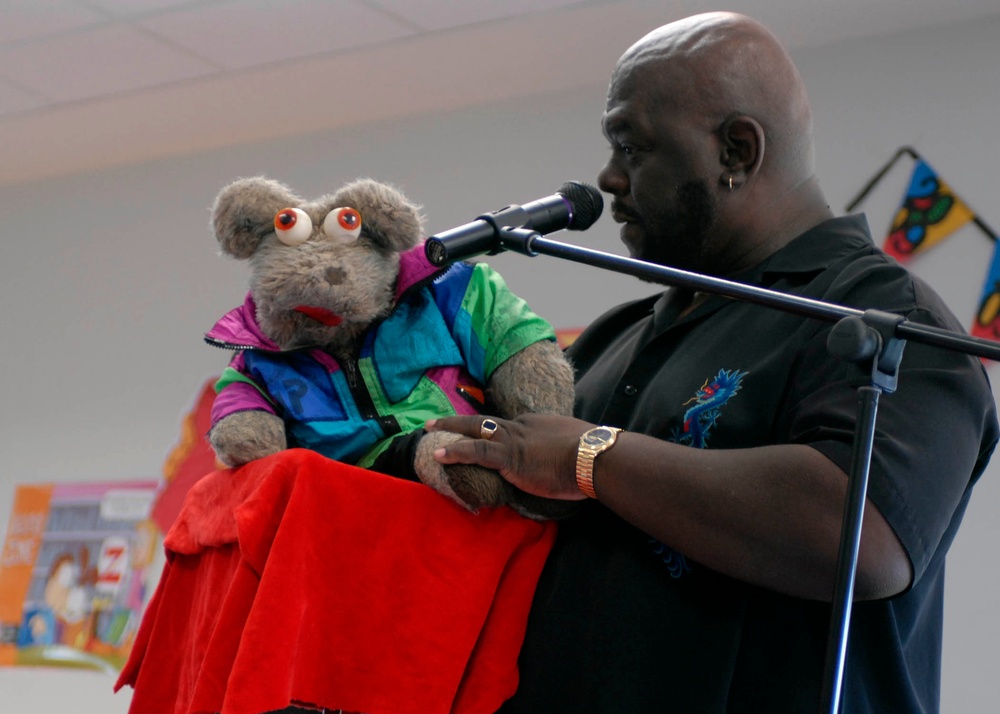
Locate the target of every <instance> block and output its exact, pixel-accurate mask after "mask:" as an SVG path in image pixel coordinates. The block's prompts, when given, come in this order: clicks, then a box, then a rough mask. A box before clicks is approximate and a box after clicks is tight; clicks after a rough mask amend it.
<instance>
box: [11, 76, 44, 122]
mask: <svg viewBox="0 0 1000 714" xmlns="http://www.w3.org/2000/svg"><path fill="white" fill-rule="evenodd" d="M44 103H45V100H43V99H42V98H41V97H39V96H38V95H36V94H32V93H30V92H26V91H25V90H23V89H21V88H20V87H17V86H15V85H13V84H11V83H9V82H7V81H6V80H4V79H3V78H0V116H3V115H4V114H15V113H17V112H26V111H28V110H30V109H37V108H39V107H41V106H42V105H43V104H44Z"/></svg>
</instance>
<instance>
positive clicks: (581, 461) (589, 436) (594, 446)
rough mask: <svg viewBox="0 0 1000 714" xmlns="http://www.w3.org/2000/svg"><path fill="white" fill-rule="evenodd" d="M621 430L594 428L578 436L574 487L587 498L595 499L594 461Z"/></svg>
mask: <svg viewBox="0 0 1000 714" xmlns="http://www.w3.org/2000/svg"><path fill="white" fill-rule="evenodd" d="M619 432H621V429H619V428H617V427H614V426H595V427H594V428H593V429H590V430H589V431H585V432H583V434H582V435H581V436H580V446H578V447H577V450H576V485H577V487H578V488H579V489H580V490H581V491H583V493H584V495H585V496H587V497H588V498H597V493H596V492H595V491H594V459H596V458H597V455H598V454H600V453H601V452H603V451H607V450H608V449H610V448H611V447H612V446H614V444H615V440H616V439H618V434H619Z"/></svg>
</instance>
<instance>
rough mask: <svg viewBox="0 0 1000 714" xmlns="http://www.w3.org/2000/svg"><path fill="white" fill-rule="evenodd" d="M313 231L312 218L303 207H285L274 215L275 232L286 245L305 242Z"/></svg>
mask: <svg viewBox="0 0 1000 714" xmlns="http://www.w3.org/2000/svg"><path fill="white" fill-rule="evenodd" d="M312 232H313V222H312V219H311V218H310V217H309V214H307V213H306V212H305V211H303V210H302V209H301V208H283V209H281V210H280V211H278V213H277V214H276V215H275V216H274V233H275V235H277V236H278V240H280V241H281V242H282V243H284V244H285V245H299V244H300V243H305V242H306V241H307V240H309V236H311V235H312Z"/></svg>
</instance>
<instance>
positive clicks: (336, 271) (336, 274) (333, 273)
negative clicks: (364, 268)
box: [326, 267, 346, 285]
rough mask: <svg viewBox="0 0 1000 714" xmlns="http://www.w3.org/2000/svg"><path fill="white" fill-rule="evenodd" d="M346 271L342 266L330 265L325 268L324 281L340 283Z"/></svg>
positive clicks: (334, 283)
mask: <svg viewBox="0 0 1000 714" xmlns="http://www.w3.org/2000/svg"><path fill="white" fill-rule="evenodd" d="M345 276H346V273H345V272H344V269H343V268H337V267H330V268H327V269H326V282H328V283H330V285H340V284H341V283H342V282H344V277H345Z"/></svg>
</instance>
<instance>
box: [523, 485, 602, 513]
mask: <svg viewBox="0 0 1000 714" xmlns="http://www.w3.org/2000/svg"><path fill="white" fill-rule="evenodd" d="M508 498H509V505H510V507H511V508H513V509H514V510H515V511H517V512H518V513H520V514H521V515H522V516H524V517H525V518H530V519H532V520H534V521H554V520H560V519H562V518H569V517H570V516H572V515H574V514H575V513H577V512H578V511H579V510H580V508H581V507H582V506H583V504H584V503H586V501H561V500H557V499H555V498H544V497H542V496H535V495H533V494H530V493H525V492H524V491H522V490H520V489H518V488H514V487H513V486H511V493H510V495H509V497H508Z"/></svg>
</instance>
